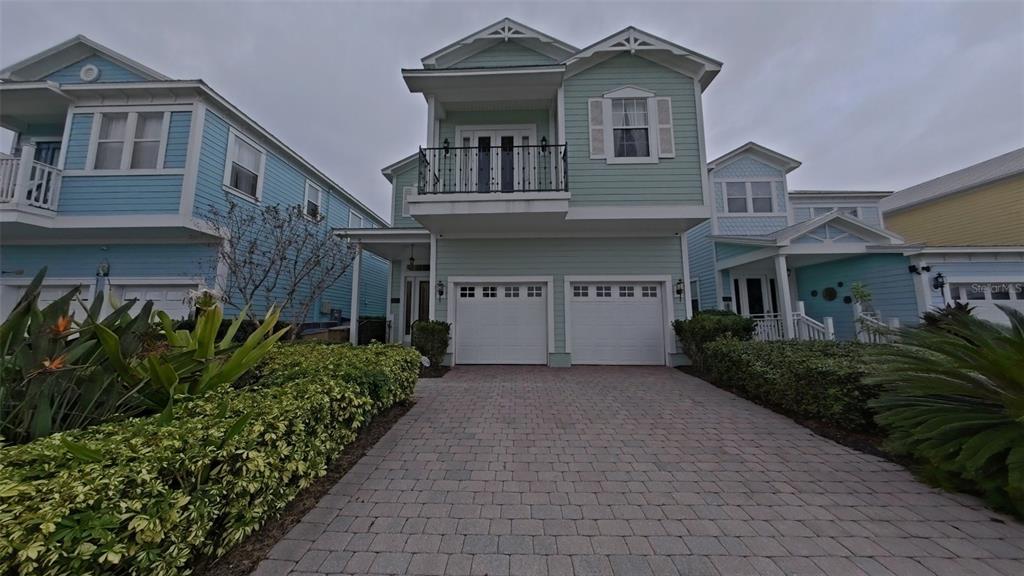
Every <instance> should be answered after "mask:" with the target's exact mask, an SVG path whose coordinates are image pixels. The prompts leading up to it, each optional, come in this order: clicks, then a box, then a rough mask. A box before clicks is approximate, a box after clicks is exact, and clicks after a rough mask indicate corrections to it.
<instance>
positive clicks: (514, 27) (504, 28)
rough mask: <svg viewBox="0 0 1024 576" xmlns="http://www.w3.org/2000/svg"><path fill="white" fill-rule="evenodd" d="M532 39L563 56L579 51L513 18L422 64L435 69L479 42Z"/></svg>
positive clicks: (433, 55)
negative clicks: (445, 57) (439, 63)
mask: <svg viewBox="0 0 1024 576" xmlns="http://www.w3.org/2000/svg"><path fill="white" fill-rule="evenodd" d="M530 38H532V39H534V40H539V41H540V42H541V43H543V44H548V45H551V46H554V47H555V48H556V49H558V51H560V52H561V53H563V54H573V53H575V52H576V51H577V50H578V49H577V48H576V47H575V46H572V45H570V44H566V43H565V42H562V41H561V40H559V39H557V38H555V37H553V36H548V35H547V34H545V33H543V32H541V31H539V30H535V29H533V28H530V27H529V26H527V25H525V24H522V23H520V22H516V21H515V20H513V19H511V18H502V19H501V20H498V21H497V22H495V23H494V24H491V25H489V26H484V27H483V28H481V29H480V30H477V31H476V32H473V33H472V34H470V35H468V36H466V37H464V38H462V39H460V40H456V41H455V42H452V43H451V44H449V45H447V46H445V47H443V48H441V49H439V50H435V51H434V52H431V53H430V54H428V55H426V56H424V57H423V58H422V59H420V62H421V63H422V64H423V67H424V68H432V67H435V66H437V64H438V59H439V58H441V57H443V56H446V55H448V54H451V53H453V52H455V51H456V50H460V49H465V48H467V47H468V46H469V45H470V44H473V43H475V42H477V41H479V40H497V41H499V42H508V41H510V40H526V39H530ZM527 48H529V46H527ZM475 53H476V52H471V53H469V54H466V56H465V57H466V58H468V57H469V56H472V55H473V54H475ZM461 60H462V59H458V60H455V62H452V63H451V64H455V63H457V62H460V61H461Z"/></svg>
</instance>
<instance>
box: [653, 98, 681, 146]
mask: <svg viewBox="0 0 1024 576" xmlns="http://www.w3.org/2000/svg"><path fill="white" fill-rule="evenodd" d="M654 101H655V103H656V105H657V109H658V157H659V158H675V157H676V135H675V130H674V129H673V128H672V99H671V98H669V97H667V96H663V97H659V98H655V99H654Z"/></svg>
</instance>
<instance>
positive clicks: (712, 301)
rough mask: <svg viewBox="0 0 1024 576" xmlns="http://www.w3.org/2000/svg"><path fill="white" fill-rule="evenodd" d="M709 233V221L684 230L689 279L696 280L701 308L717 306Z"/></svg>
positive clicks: (713, 251)
mask: <svg viewBox="0 0 1024 576" xmlns="http://www.w3.org/2000/svg"><path fill="white" fill-rule="evenodd" d="M710 234H711V222H710V221H708V222H704V223H703V224H701V225H700V226H697V227H695V228H693V229H691V230H688V231H687V232H686V246H687V252H688V254H689V257H690V280H697V285H698V289H699V290H700V308H701V310H708V309H712V308H717V307H718V296H717V294H716V293H715V250H714V242H712V240H711V238H709V235H710Z"/></svg>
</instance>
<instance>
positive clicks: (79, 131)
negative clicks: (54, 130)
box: [64, 114, 92, 170]
mask: <svg viewBox="0 0 1024 576" xmlns="http://www.w3.org/2000/svg"><path fill="white" fill-rule="evenodd" d="M91 135H92V114H74V115H72V117H71V132H70V133H69V134H68V148H67V150H66V151H65V153H64V169H65V170H84V169H85V160H86V158H87V157H88V155H89V138H90V136H91Z"/></svg>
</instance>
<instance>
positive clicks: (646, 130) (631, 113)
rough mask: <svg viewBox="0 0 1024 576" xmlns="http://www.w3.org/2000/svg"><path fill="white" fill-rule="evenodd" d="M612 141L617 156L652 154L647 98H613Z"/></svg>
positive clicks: (643, 156)
mask: <svg viewBox="0 0 1024 576" xmlns="http://www.w3.org/2000/svg"><path fill="white" fill-rule="evenodd" d="M612 141H613V150H614V152H615V157H616V158H646V157H648V156H650V155H651V143H650V125H649V124H648V120H647V99H646V98H614V99H612Z"/></svg>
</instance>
